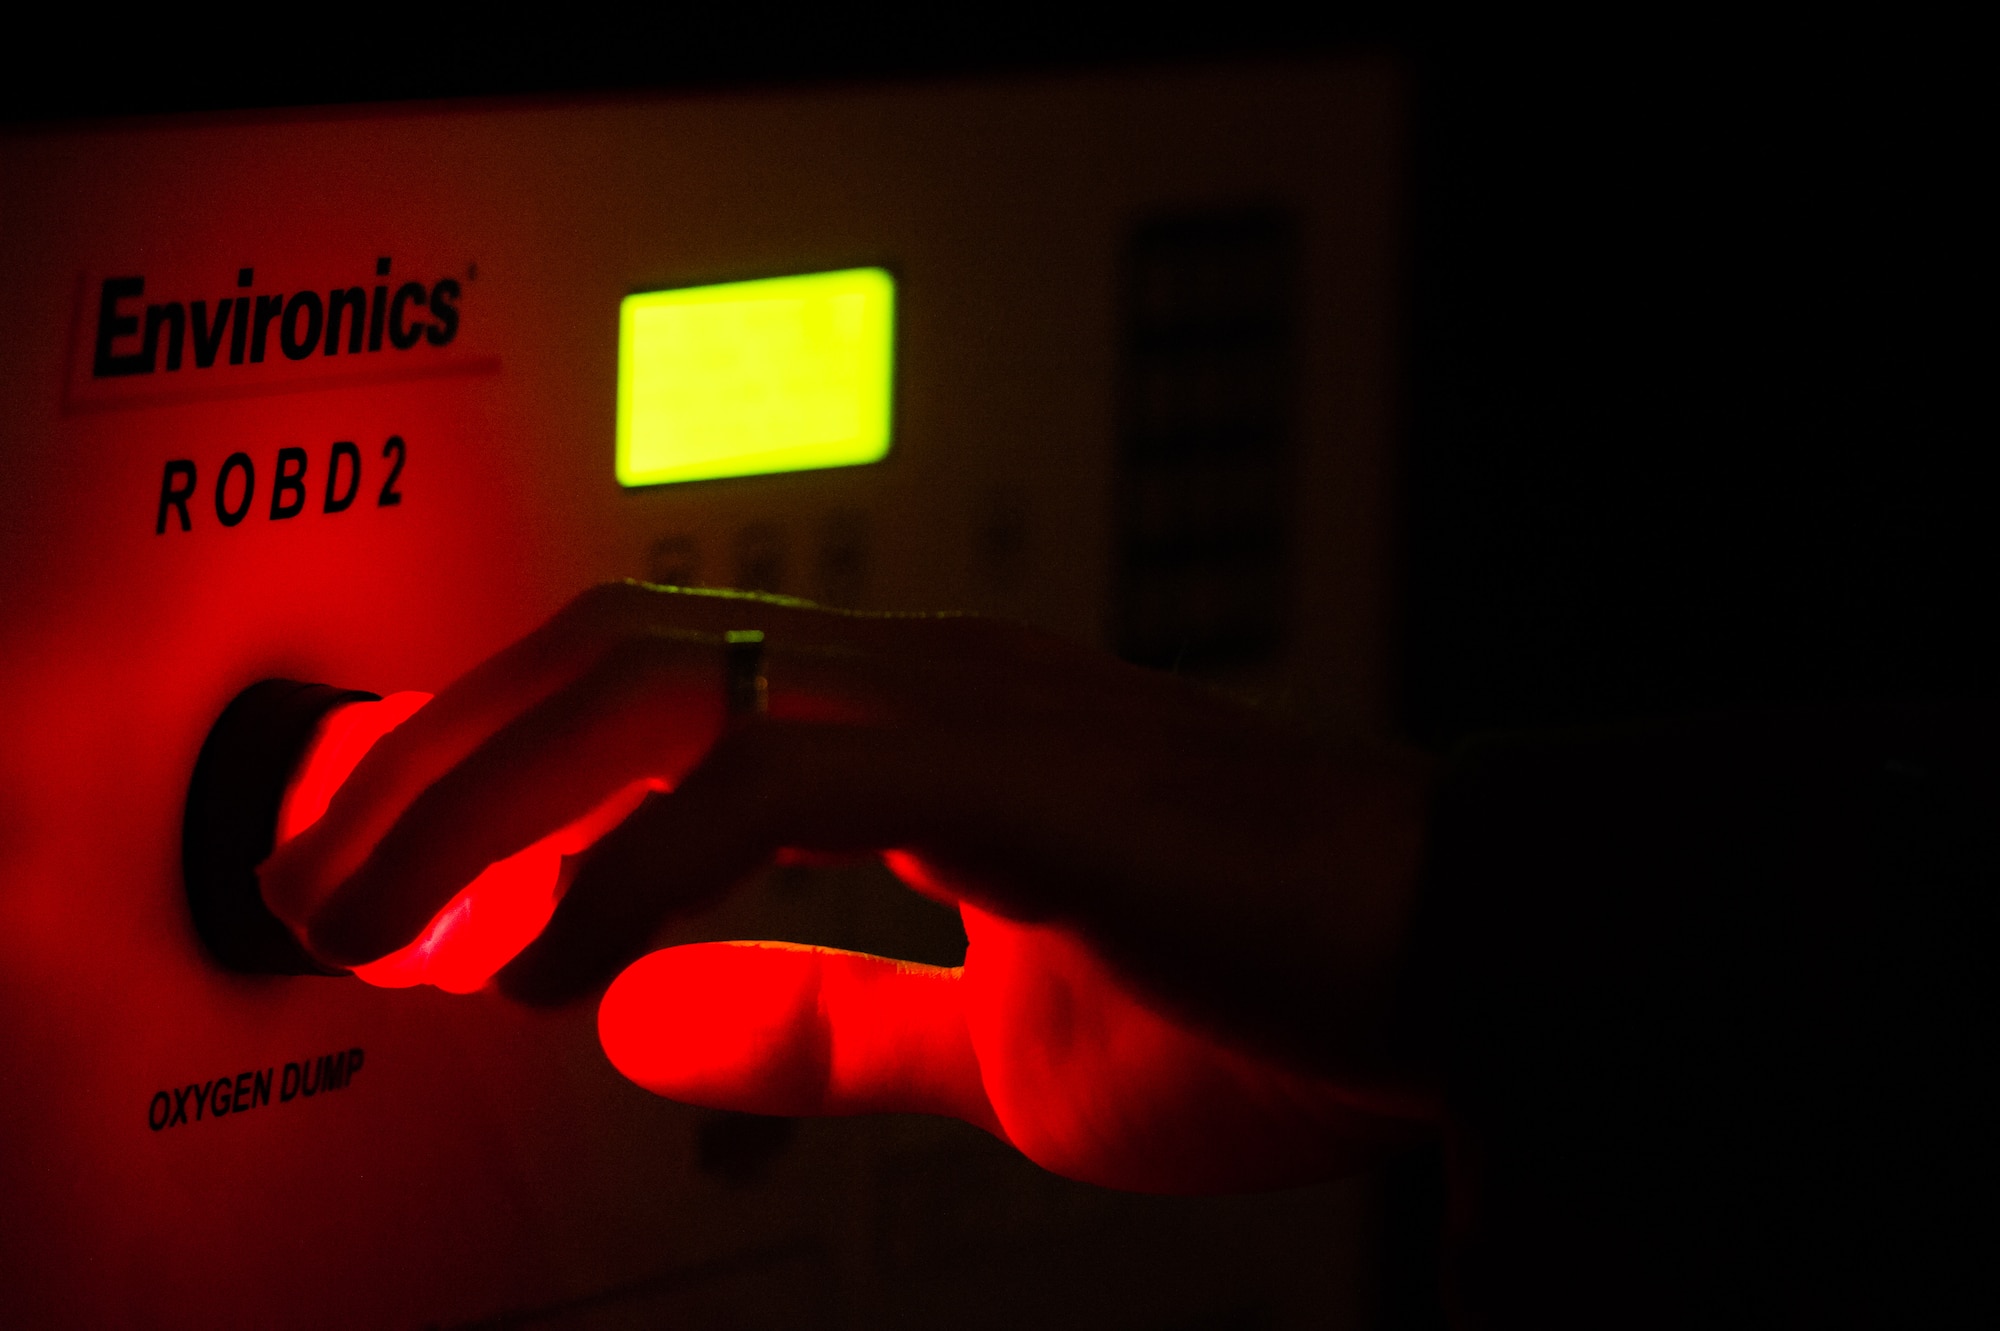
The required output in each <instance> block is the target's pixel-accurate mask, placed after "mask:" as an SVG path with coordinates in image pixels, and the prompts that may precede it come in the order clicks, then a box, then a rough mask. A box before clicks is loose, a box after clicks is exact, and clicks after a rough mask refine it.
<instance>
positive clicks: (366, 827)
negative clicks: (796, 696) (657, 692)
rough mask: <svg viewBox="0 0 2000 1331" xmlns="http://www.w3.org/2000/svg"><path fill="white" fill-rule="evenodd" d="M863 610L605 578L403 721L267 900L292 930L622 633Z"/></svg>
mask: <svg viewBox="0 0 2000 1331" xmlns="http://www.w3.org/2000/svg"><path fill="white" fill-rule="evenodd" d="M868 622H869V620H868V617H865V616H858V615H854V614H850V613H845V612H836V611H823V610H820V609H818V608H816V607H813V606H811V605H808V604H807V603H805V602H800V601H790V600H785V599H783V598H777V597H770V596H762V595H755V594H749V593H741V592H720V591H681V590H669V589H663V588H657V587H651V586H647V585H645V584H643V583H633V582H623V583H606V584H603V585H601V586H598V587H593V588H591V589H590V590H588V591H586V592H584V593H583V594H581V595H580V596H578V597H576V599H574V600H572V601H571V602H570V603H569V604H568V605H566V606H565V607H563V609H562V610H560V611H559V612H557V613H556V615H555V616H553V617H552V618H551V619H549V620H548V621H547V622H546V623H544V624H543V625H542V626H541V627H539V628H537V629H535V630H534V631H533V632H531V633H529V634H528V635H527V636H525V637H523V638H521V639H519V640H518V641H516V642H514V643H513V644H511V645H510V646H508V647H506V648H504V649H502V650H501V651H500V652H498V653H497V654H495V655H494V656H492V657H490V658H488V659H487V660H486V661H484V662H482V663H481V664H479V665H477V666H475V667H474V668H473V669H472V670H470V671H468V672H467V673H466V674H465V675H463V676H461V677H460V678H459V679H458V680H457V681H455V682H454V683H452V684H451V685H450V686H449V687H447V688H446V689H445V690H444V691H443V692H441V693H439V694H438V695H437V697H436V699H435V700H434V701H432V702H431V703H430V705H428V706H426V707H424V708H423V709H422V710H421V711H420V712H418V713H416V715H414V716H412V717H411V718H409V719H408V720H407V721H405V722H404V723H403V724H401V725H399V726H397V727H396V729H394V730H393V731H391V732H390V733H389V734H387V735H386V736H384V737H383V738H382V739H381V740H380V741H379V742H377V743H376V745H375V746H374V748H373V749H372V750H371V751H370V752H369V753H368V755H367V757H366V758H364V759H363V760H362V762H361V763H360V765H359V766H358V767H356V768H355V770H354V772H353V773H352V775H350V776H349V777H348V778H347V780H346V781H345V782H344V783H343V784H342V785H341V787H340V789H339V790H338V791H337V792H336V793H335V795H334V797H333V799H332V800H331V802H330V803H329V804H328V805H327V807H326V812H325V814H324V815H322V816H321V817H320V818H319V819H318V821H317V822H315V823H314V824H313V825H312V826H311V827H310V828H308V829H306V830H305V831H304V832H303V833H301V834H300V835H299V836H298V837H296V838H295V839H293V840H292V841H290V842H288V843H286V844H285V845H283V846H282V847H280V848H279V849H278V850H277V851H276V852H275V853H274V854H273V855H272V856H271V858H270V859H269V860H267V861H266V862H265V863H264V865H262V866H261V867H260V869H259V871H258V878H259V882H260V885H261V887H262V889H263V894H264V900H265V902H266V904H267V905H268V906H269V907H270V908H271V910H272V912H273V913H274V914H276V915H277V916H278V917H279V918H280V919H283V920H285V921H286V922H287V923H289V924H291V925H292V927H293V928H294V929H295V930H297V929H301V928H303V927H304V925H305V924H306V922H307V921H309V920H310V919H311V918H312V916H313V915H314V914H315V913H316V912H317V911H318V909H319V908H320V907H321V906H322V905H323V904H324V903H325V902H326V900H327V898H328V897H329V896H330V895H331V894H332V893H333V891H334V890H335V889H336V888H337V887H338V886H339V885H340V884H341V883H342V882H344V881H346V880H347V879H348V878H349V877H351V876H352V875H353V874H354V873H356V872H357V871H358V870H359V869H360V868H361V866H362V864H363V863H364V862H365V861H366V859H367V857H368V855H369V853H370V852H371V850H372V849H373V848H374V846H375V845H376V843H377V842H378V841H380V840H381V838H382V837H383V836H384V835H385V834H386V833H387V832H388V830H389V828H390V827H391V826H393V825H394V824H395V822H396V820H397V819H398V818H399V817H401V816H402V814H403V813H404V811H405V810H407V809H408V808H409V806H410V805H411V804H412V803H414V802H415V801H416V799H417V797H418V796H419V795H421V794H422V793H423V792H424V791H425V790H427V789H429V788H430V787H431V786H432V785H433V784H435V783H436V782H437V781H438V779H439V778H440V777H442V776H443V775H444V774H445V773H446V772H448V771H450V770H451V769H452V768H454V767H455V766H457V765H458V764H459V763H461V762H463V761H464V760H465V759H466V758H467V757H469V756H470V755H471V754H472V753H474V752H475V751H476V750H478V748H479V747H480V746H481V745H482V744H484V743H485V742H486V741H487V740H488V739H490V738H491V737H492V736H493V735H494V734H495V733H497V732H498V731H499V730H501V729H502V728H503V727H505V726H506V725H507V724H508V723H509V722H511V721H512V720H513V719H514V718H516V717H518V716H520V715H521V714H522V713H524V712H526V711H529V710H530V709H532V708H533V707H535V706H536V705H537V704H539V703H541V702H543V701H544V700H546V699H548V698H549V697H551V696H553V695H554V694H556V693H557V692H559V691H561V690H562V689H564V688H566V687H568V686H569V685H571V684H573V683H574V682H575V681H577V680H578V679H580V678H581V677H582V676H583V675H585V674H586V673H587V672H589V671H590V670H591V669H593V668H594V667H596V666H597V665H598V664H599V663H600V662H602V661H603V660H604V658H605V657H606V656H607V655H608V654H609V653H610V652H611V651H612V650H613V649H615V648H616V647H617V646H618V645H619V644H620V643H623V642H628V641H630V640H632V639H634V638H638V637H644V636H651V635H662V634H665V635H671V634H675V633H691V634H695V635H711V636H714V637H716V638H718V639H719V638H720V637H721V635H722V634H724V633H727V632H729V631H731V630H736V629H743V628H759V627H765V626H769V627H770V628H771V629H773V630H776V631H778V632H781V633H782V635H783V637H784V639H785V640H786V641H789V642H796V643H801V644H836V643H845V642H848V641H849V640H851V639H852V638H854V637H855V636H856V635H857V634H862V635H865V634H866V633H867V632H868Z"/></svg>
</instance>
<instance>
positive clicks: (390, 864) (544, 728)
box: [306, 639, 724, 966]
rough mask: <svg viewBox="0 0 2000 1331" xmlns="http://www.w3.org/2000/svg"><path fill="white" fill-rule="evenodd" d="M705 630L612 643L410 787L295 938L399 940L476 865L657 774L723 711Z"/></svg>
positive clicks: (337, 943) (355, 944)
mask: <svg viewBox="0 0 2000 1331" xmlns="http://www.w3.org/2000/svg"><path fill="white" fill-rule="evenodd" d="M723 669H724V667H723V658H722V653H721V651H720V648H719V645H718V644H711V643H708V642H689V641H687V640H685V639H640V640H637V641H633V642H628V643H626V644H623V645H622V646H620V647H619V648H617V649H615V650H614V651H613V652H612V653H611V654H609V655H608V656H606V657H605V658H604V659H603V660H602V661H601V662H599V664H598V665H597V666H596V667H595V668H594V669H592V670H591V671H589V672H588V673H586V674H585V675H584V676H582V677H581V678H580V679H578V680H576V681H575V682H573V683H572V684H570V685H569V686H568V687H567V688H565V689H563V690H561V691H559V692H558V693H556V694H554V695H553V696H551V697H549V698H547V699H545V700H543V701H542V702H541V703H539V704H538V705H536V706H535V707H534V708H532V709H530V710H529V711H528V712H527V713H526V714H524V715H522V716H520V717H518V718H516V719H515V720H513V721H512V722H510V723H509V724H508V725H506V726H504V727H502V728H501V729H500V730H499V731H497V732H496V733H495V734H493V735H492V736H491V737H489V738H488V739H487V740H486V742H485V743H484V744H482V745H480V747H479V748H478V749H477V750H475V751H474V752H473V753H472V754H471V755H470V756H468V757H466V758H465V759H464V760H463V761H462V762H460V763H459V764H458V765H457V766H455V767H454V768H452V769H451V770H450V771H449V772H448V773H446V774H445V775H444V776H443V777H442V778H440V779H439V780H438V781H437V782H436V783H434V784H433V785H432V786H431V787H430V788H429V789H427V790H426V791H424V792H423V794H422V795H420V796H418V797H417V799H416V800H415V801H414V802H413V803H412V804H411V805H410V806H409V808H408V809H406V810H405V811H404V813H403V815H402V816H401V817H400V818H399V819H397V821H396V823H395V824H394V826H392V827H391V828H389V829H388V831H387V832H386V833H385V834H384V835H383V836H382V838H381V840H380V841H379V842H378V843H377V845H376V846H375V848H374V850H373V852H372V853H371V854H370V855H369V856H368V858H367V860H366V861H365V862H364V863H363V864H362V866H361V867H360V869H359V870H358V871H357V872H355V873H354V874H352V875H350V876H349V877H348V878H347V880H346V881H345V882H343V883H341V884H340V886H339V887H338V888H337V889H336V890H335V891H334V892H333V893H332V895H331V896H329V897H328V898H327V899H326V900H325V902H324V903H323V904H322V905H321V906H320V907H319V908H318V909H317V910H316V911H315V912H314V913H313V914H312V915H311V917H310V919H309V923H308V925H307V929H306V941H307V944H308V946H309V947H310V948H311V949H312V950H313V951H314V952H315V953H316V954H318V955H320V956H322V957H324V958H326V959H328V960H330V961H334V962H337V963H339V964H342V965H350V966H351V965H355V964H357V963H362V962H367V961H372V960H374V959H375V958H377V957H380V956H382V955H384V954H385V953H387V952H389V951H391V950H393V949H395V948H397V947H400V946H402V945H403V944H405V943H407V942H408V941H409V940H410V939H411V938H413V937H415V936H416V935H417V933H418V932H419V931H420V930H421V929H422V928H423V927H424V926H425V924H426V923H428V922H429V921H430V919H431V918H432V916H434V915H435V914H436V913H437V911H438V910H439V909H441V908H442V907H443V906H444V904H445V903H446V902H447V901H449V900H450V899H451V898H452V896H453V895H454V894H455V893H457V892H458V891H459V890H460V889H461V888H463V887H464V886H465V885H466V884H467V883H469V882H471V881H472V880H473V879H474V878H476V877H478V876H479V874H480V873H482V872H483V871H484V870H485V869H486V867H487V866H488V865H490V864H492V863H494V862H496V861H498V860H501V859H503V858H505V857H506V856H508V855H511V854H513V853H514V852H515V851H518V850H520V849H521V848H522V847H524V846H527V845H529V844H532V843H534V842H536V841H538V840H540V839H541V838H543V837H545V836H548V835H549V834H551V833H553V832H555V831H556V830H557V829H559V828H563V827H566V826H568V825H571V824H574V823H576V822H577V820H579V819H581V818H583V817H584V816H585V815H586V814H588V813H590V812H591V811H592V810H593V809H595V808H598V807H600V806H602V805H603V804H604V803H605V801H607V800H608V799H611V798H612V797H613V796H614V795H616V794H617V793H618V792H619V791H621V790H623V789H625V788H627V787H629V786H631V785H632V784H633V783H634V782H636V781H641V780H647V779H652V780H655V781H658V782H660V783H662V784H670V783H671V782H672V781H674V780H675V779H677V778H678V777H679V776H680V775H681V773H682V772H683V771H685V770H686V769H687V768H688V767H689V766H691V765H692V764H693V763H694V761H695V760H696V759H697V758H698V757H699V756H700V754H701V753H702V752H704V751H705V750H706V749H707V748H708V746H709V745H710V744H711V743H712V742H713V740H714V738H715V736H716V735H717V734H718V733H720V731H721V728H722V723H723V705H724V680H723Z"/></svg>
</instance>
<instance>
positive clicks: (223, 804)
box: [181, 679, 377, 975]
mask: <svg viewBox="0 0 2000 1331" xmlns="http://www.w3.org/2000/svg"><path fill="white" fill-rule="evenodd" d="M375 701H377V695H375V694H373V693H362V692H359V691H357V690H354V689H337V688H334V687H333V686H332V685H330V684H302V683H300V682H299V681H297V680H294V679H267V680H263V681H261V682H259V683H256V684H252V685H251V686H250V687H249V688H247V689H245V690H243V692H241V693H239V694H237V695H236V697H235V699H234V700H233V701H231V702H230V704H229V706H227V707H226V708H224V709H223V711H222V715H221V716H220V717H219V718H217V720H216V722H215V726H214V728H213V729H212V730H210V731H209V732H208V738H207V740H205V741H203V743H202V746H201V756H200V757H199V758H197V759H195V764H194V778H193V780H191V781H190V782H188V797H187V813H186V816H185V818H184V819H183V820H182V823H181V873H182V876H183V877H184V878H185V880H186V883H187V897H188V910H189V911H190V912H191V913H192V914H193V916H194V928H195V932H196V933H198V934H200V935H201V941H202V942H203V943H204V944H206V945H207V947H208V950H209V953H210V955H212V956H213V957H214V958H215V959H216V960H217V961H219V962H221V963H222V964H223V965H224V966H226V967H228V968H229V969H230V970H233V971H239V972H242V973H244V974H250V975H345V974H346V973H347V972H346V971H343V970H338V969H335V968H333V967H329V966H323V965H321V964H320V963H319V962H317V961H315V960H313V958H312V956H311V955H310V954H309V953H307V952H306V950H305V949H304V948H303V947H301V946H299V941H298V939H296V938H294V937H293V936H292V931H291V930H290V929H288V928H286V927H285V924H284V922H283V921H281V920H280V919H278V917H277V916H275V915H273V914H272V913H271V912H270V909H269V908H268V907H266V906H265V905H264V897H263V894H262V893H261V892H260V891H259V890H258V887H257V866H258V865H260V864H262V863H263V862H264V861H265V860H266V859H267V858H269V856H270V854H271V848H272V846H273V845H274V844H275V843H276V841H277V834H278V808H279V805H281V804H282V803H283V802H284V798H285V788H286V786H288V785H289V784H290V783H291V779H292V773H293V772H294V771H296V770H297V768H298V765H299V760H300V759H301V758H303V757H304V756H305V752H306V747H307V746H308V745H309V744H311V743H312V738H313V733H314V731H315V730H317V729H318V727H319V723H320V720H321V718H323V717H325V716H326V714H327V713H328V712H331V711H332V710H333V709H334V708H336V707H340V706H342V705H344V704H346V703H351V702H375Z"/></svg>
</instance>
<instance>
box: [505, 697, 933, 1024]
mask: <svg viewBox="0 0 2000 1331" xmlns="http://www.w3.org/2000/svg"><path fill="white" fill-rule="evenodd" d="M944 747H945V746H942V745H940V744H938V743H937V742H936V741H935V740H933V741H932V742H930V743H929V744H928V745H926V743H925V740H924V738H923V737H922V736H921V735H913V734H911V733H909V732H906V731H902V730H897V729H889V730H873V729H865V730H864V729H847V728H834V727H817V726H798V725H792V724H788V723H783V722H765V723H762V724H757V725H752V726H746V727H742V728H740V729H737V730H734V731H732V732H730V734H729V735H728V736H727V737H726V738H725V739H724V740H722V741H721V742H720V743H719V744H717V745H716V746H715V748H714V749H712V750H711V751H710V752H709V754H708V755H707V757H706V758H705V759H704V760H703V761H702V763H701V765H700V766H698V767H696V768H695V769H694V770H693V771H691V772H689V773H688V774H687V776H686V777H685V778H684V779H683V780H682V782H681V783H680V784H679V785H678V786H677V787H676V788H675V789H674V791H673V793H672V794H671V795H662V796H655V797H652V798H649V799H648V800H647V801H646V802H645V803H644V804H643V805H642V806H641V807H640V808H639V810H638V812H636V813H635V814H633V815H632V816H631V817H630V818H628V819H626V820H625V822H624V823H623V824H622V825H620V826H619V827H618V828H617V829H616V830H615V831H613V832H611V833H610V834H609V835H607V836H606V837H605V838H604V839H603V840H602V841H601V842H599V843H598V844H597V845H596V846H595V847H594V848H593V849H592V850H591V851H590V852H589V854H588V855H587V856H585V857H584V859H583V861H582V863H581V864H580V865H579V866H578V868H577V870H576V874H575V877H574V879H573V880H572V882H571V883H570V886H569V890H568V892H567V893H566V894H565V895H564V897H563V899H562V903H561V904H560V905H559V906H558V907H557V908H556V912H555V916H554V918H553V919H551V920H550V922H549V924H548V927H547V928H546V929H544V930H543V931H542V934H541V936H540V937H539V938H537V939H536V940H535V941H534V943H533V944H531V945H530V946H529V947H528V948H527V949H526V950H525V951H523V952H522V953H521V955H520V956H519V957H518V958H516V959H515V960H514V962H513V963H512V964H511V965H509V966H508V967H507V968H506V969H505V970H504V971H502V972H501V973H500V976H499V982H500V988H501V990H502V992H504V993H506V994H507V995H509V996H510V997H512V998H515V999H517V1000H519V1001H522V1002H526V1003H532V1004H535V1005H537V1006H546V1005H556V1004H561V1003H567V1002H571V1001H573V1000H575V999H578V998H581V997H583V996H584V995H585V994H587V993H589V992H591V991H592V990H594V989H596V988H597V987H599V986H600V985H602V984H604V983H605V982H606V981H608V980H610V979H611V977H612V976H613V975H615V974H617V973H618V971H619V970H620V969H621V968H623V967H624V966H626V965H627V964H629V963H630V962H631V961H632V960H633V959H634V958H636V957H638V956H639V955H640V954H641V953H643V952H644V951H645V950H646V949H647V948H648V947H649V946H650V944H651V940H652V939H653V937H654V936H655V935H656V934H657V933H658V932H659V930H660V927H661V925H662V924H663V923H665V922H666V921H667V920H669V919H672V918H674V917H676V916H678V915H685V914H689V913H692V912H694V911H698V910H701V909H703V908H704V907H706V906H708V905H710V904H711V903H713V902H714V901H716V900H718V899H719V898H721V897H722V896H723V895H724V894H725V893H727V892H728V891H729V890H730V889H731V888H732V887H734V886H736V885H737V884H738V883H740V882H741V881H742V880H743V879H744V878H746V877H747V876H749V875H750V874H751V873H753V872H755V871H756V870H757V869H759V868H760V867H762V866H763V865H764V864H765V863H766V862H768V861H769V860H770V859H771V858H772V857H773V855H774V854H775V853H776V852H777V850H778V849H779V848H780V847H785V846H808V847H811V848H813V849H814V850H818V851H835V852H840V851H850V850H874V849H876V848H878V847H881V846H894V845H900V844H904V843H905V842H907V841H908V840H909V839H910V835H911V833H913V832H914V830H916V829H918V828H928V829H930V830H933V831H935V824H936V823H937V822H938V819H937V817H936V816H935V813H934V810H933V803H934V801H935V800H936V798H937V796H938V791H939V789H940V782H939V772H938V763H939V755H940V752H941V751H942V750H943V749H944Z"/></svg>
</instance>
